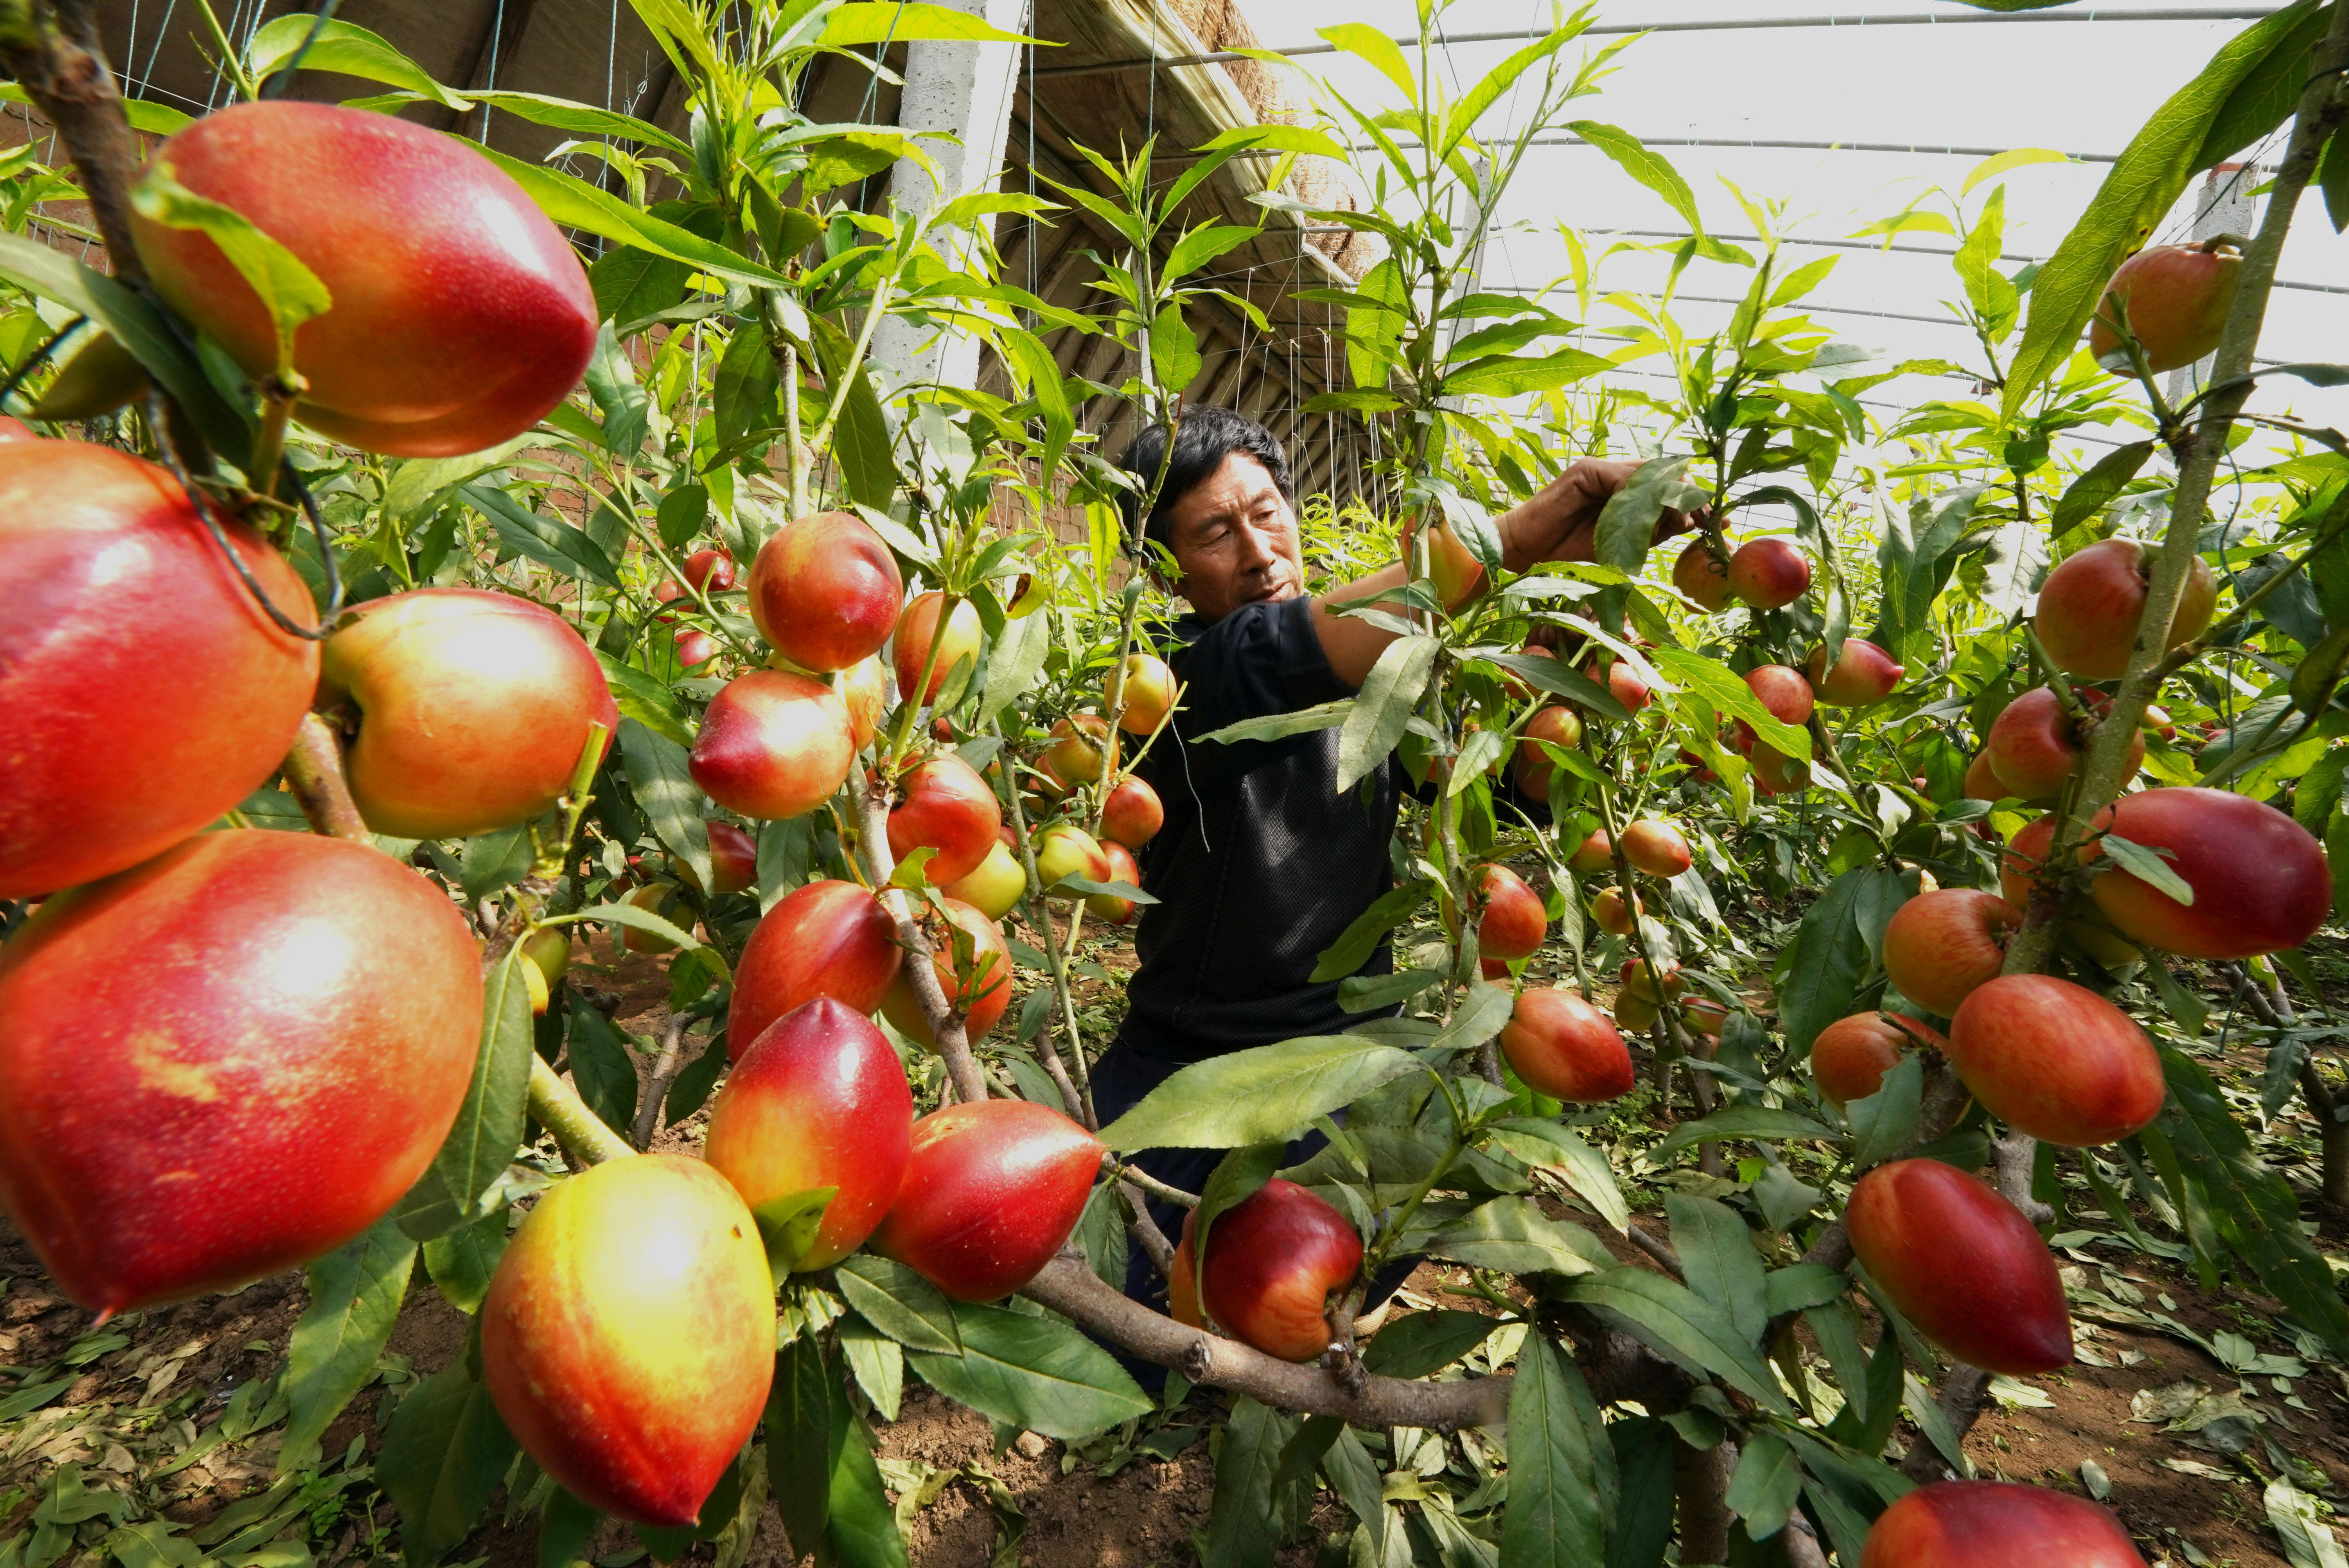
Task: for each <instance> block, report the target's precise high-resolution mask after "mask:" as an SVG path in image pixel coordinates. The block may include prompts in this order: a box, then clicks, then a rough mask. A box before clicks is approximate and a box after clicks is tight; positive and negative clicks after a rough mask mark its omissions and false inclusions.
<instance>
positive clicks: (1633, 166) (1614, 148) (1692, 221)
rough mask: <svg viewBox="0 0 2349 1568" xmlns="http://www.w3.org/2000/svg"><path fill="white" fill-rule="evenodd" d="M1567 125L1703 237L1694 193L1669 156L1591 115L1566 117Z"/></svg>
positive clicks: (1625, 131)
mask: <svg viewBox="0 0 2349 1568" xmlns="http://www.w3.org/2000/svg"><path fill="white" fill-rule="evenodd" d="M1567 129H1568V130H1570V131H1572V132H1574V134H1575V135H1577V136H1578V137H1580V138H1582V139H1583V140H1585V141H1587V142H1588V143H1589V144H1590V145H1591V146H1593V147H1595V148H1597V149H1598V150H1599V151H1601V152H1603V153H1605V154H1606V155H1607V156H1608V157H1609V158H1610V159H1612V160H1614V163H1615V166H1616V167H1617V168H1619V169H1620V170H1622V171H1623V172H1624V173H1626V174H1628V175H1630V177H1631V178H1632V179H1634V180H1636V181H1639V182H1640V184H1642V185H1644V186H1646V187H1647V188H1648V189H1649V190H1651V191H1654V192H1655V193H1656V194H1657V195H1659V196H1661V197H1662V198H1663V199H1664V204H1665V205H1666V206H1668V207H1670V208H1671V210H1672V211H1674V212H1676V213H1678V214H1679V215H1680V219H1681V222H1684V223H1686V224H1687V225H1688V226H1689V228H1690V229H1691V230H1692V231H1693V232H1695V234H1696V236H1697V237H1698V238H1699V239H1700V240H1702V238H1703V237H1704V219H1703V217H1702V215H1701V214H1700V213H1699V212H1698V211H1697V210H1696V196H1695V194H1694V193H1693V192H1692V191H1690V190H1689V187H1688V181H1685V180H1683V179H1682V178H1681V171H1680V170H1677V169H1675V168H1673V167H1672V165H1671V160H1670V159H1668V158H1666V157H1664V156H1663V155H1662V154H1661V153H1659V152H1656V151H1654V150H1651V149H1650V148H1649V147H1648V146H1647V145H1646V144H1645V143H1643V142H1642V141H1640V139H1639V138H1638V137H1636V136H1633V135H1632V134H1631V133H1630V131H1628V130H1623V129H1619V128H1617V127H1615V126H1611V125H1607V124H1604V123H1602V122H1600V121H1599V120H1595V119H1578V120H1572V121H1569V122H1568V125H1567Z"/></svg>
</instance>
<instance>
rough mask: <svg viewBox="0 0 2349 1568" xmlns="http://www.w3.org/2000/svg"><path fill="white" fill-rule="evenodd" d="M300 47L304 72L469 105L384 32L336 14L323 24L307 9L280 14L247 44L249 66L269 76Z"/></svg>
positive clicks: (258, 74) (449, 105)
mask: <svg viewBox="0 0 2349 1568" xmlns="http://www.w3.org/2000/svg"><path fill="white" fill-rule="evenodd" d="M314 30H315V33H316V36H315V38H314V37H313V32H314ZM305 41H307V42H308V47H307V48H306V49H305V48H304V44H305ZM297 52H299V53H300V54H301V57H302V66H301V68H302V69H303V70H305V71H332V72H333V73H334V74H336V76H343V77H358V78H359V79H360V80H362V81H370V82H382V83H385V84H386V85H388V86H390V87H396V88H405V89H406V90H407V91H409V92H412V93H414V94H416V95H417V96H418V97H419V98H429V99H430V100H431V101H432V102H434V103H436V104H439V105H440V107H441V108H452V109H462V108H467V107H468V105H467V104H466V102H465V100H464V99H463V98H459V97H458V96H457V95H456V94H454V93H452V92H450V90H449V89H448V88H444V87H442V86H441V85H440V83H439V82H437V81H434V80H433V79H432V76H431V74H430V73H429V72H428V71H427V70H425V68H424V67H422V66H419V65H418V64H417V63H416V62H415V61H414V60H411V59H409V57H407V56H406V55H403V54H401V53H400V52H399V51H398V49H396V48H394V47H393V46H391V45H390V44H389V43H388V42H386V41H385V40H384V38H383V37H382V36H380V35H378V34H375V33H370V32H368V31H367V29H366V28H365V27H361V26H356V25H355V24H353V23H349V22H345V21H342V20H340V19H338V18H331V17H330V18H328V19H327V20H326V21H325V22H323V23H322V22H320V21H319V20H318V18H317V17H316V16H314V15H310V14H308V13H306V12H302V13H295V14H294V15H285V16H280V17H278V18H277V19H276V20H275V21H274V22H271V23H269V24H268V25H267V26H264V27H262V28H260V29H259V30H258V31H256V32H255V33H254V35H253V37H252V39H251V40H250V41H249V42H247V43H246V45H245V46H244V62H245V68H246V69H247V70H249V71H251V72H252V73H253V74H254V76H255V77H266V76H271V75H274V73H275V72H276V71H277V70H278V69H279V68H281V67H284V66H285V63H286V62H287V61H289V60H291V59H292V58H293V57H294V56H295V54H296V53H297Z"/></svg>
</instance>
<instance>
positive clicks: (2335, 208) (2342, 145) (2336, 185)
mask: <svg viewBox="0 0 2349 1568" xmlns="http://www.w3.org/2000/svg"><path fill="white" fill-rule="evenodd" d="M2316 188H2317V189H2318V190H2319V191H2323V192H2324V215H2325V216H2326V217H2328V218H2330V219H2332V220H2333V232H2334V233H2336V234H2337V233H2340V232H2342V231H2343V230H2344V229H2349V129H2344V130H2336V131H2334V132H2333V139H2331V140H2330V141H2327V142H2326V143H2325V144H2324V153H2323V161H2322V162H2320V163H2319V164H2318V165H2317V166H2316Z"/></svg>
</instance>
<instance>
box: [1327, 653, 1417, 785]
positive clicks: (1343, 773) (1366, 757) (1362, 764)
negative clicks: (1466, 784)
mask: <svg viewBox="0 0 2349 1568" xmlns="http://www.w3.org/2000/svg"><path fill="white" fill-rule="evenodd" d="M1438 646H1439V644H1438V643H1437V641H1436V640H1435V639H1434V638H1433V637H1428V636H1410V637H1398V638H1396V639H1395V640H1394V641H1393V642H1392V643H1389V644H1388V645H1386V648H1385V649H1384V651H1382V652H1381V654H1380V655H1379V659H1378V663H1376V664H1374V665H1371V673H1370V674H1369V675H1367V676H1363V677H1362V689H1361V693H1360V695H1358V696H1356V697H1355V699H1354V706H1353V709H1352V711H1350V712H1349V713H1348V714H1347V715H1346V722H1345V723H1344V724H1343V725H1342V726H1341V727H1340V729H1339V733H1338V793H1339V794H1340V795H1343V794H1344V793H1345V792H1346V791H1347V790H1349V789H1352V788H1353V787H1354V786H1355V785H1357V784H1359V783H1361V781H1362V780H1363V779H1366V778H1368V777H1369V776H1370V774H1371V771H1372V770H1373V769H1376V768H1377V767H1378V766H1379V765H1380V764H1381V763H1382V762H1384V761H1385V760H1386V759H1387V757H1388V755H1389V754H1390V753H1391V752H1392V751H1393V750H1394V748H1395V742H1396V741H1398V740H1401V739H1402V731H1403V726H1405V725H1406V724H1409V723H1410V722H1411V715H1412V709H1413V708H1414V707H1417V706H1418V704H1419V698H1420V694H1421V693H1423V692H1424V691H1425V690H1426V689H1427V677H1428V673H1429V672H1430V671H1431V670H1433V668H1434V667H1435V654H1436V649H1437V648H1438Z"/></svg>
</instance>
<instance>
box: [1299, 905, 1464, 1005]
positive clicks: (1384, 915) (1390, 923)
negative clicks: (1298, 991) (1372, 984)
mask: <svg viewBox="0 0 2349 1568" xmlns="http://www.w3.org/2000/svg"><path fill="white" fill-rule="evenodd" d="M1434 891H1435V884H1434V883H1433V882H1404V883H1403V884H1402V886H1400V887H1392V888H1389V889H1388V890H1387V891H1386V892H1382V893H1381V894H1379V896H1378V897H1377V898H1375V899H1372V900H1371V907H1370V908H1368V909H1366V910H1364V911H1362V913H1360V914H1358V915H1356V916H1355V917H1354V920H1353V923H1352V924H1350V925H1349V926H1347V927H1346V929H1345V930H1344V931H1343V932H1341V933H1340V934H1339V936H1338V940H1337V941H1335V942H1333V943H1331V944H1330V945H1329V946H1327V947H1325V948H1323V949H1322V950H1321V952H1320V954H1319V956H1318V957H1317V959H1316V961H1315V963H1314V965H1313V973H1312V975H1310V976H1309V978H1310V980H1311V982H1312V984H1314V985H1328V984H1329V983H1330V981H1332V980H1339V979H1343V978H1344V977H1345V976H1347V975H1351V974H1353V973H1354V971H1356V970H1357V969H1360V968H1361V966H1362V965H1365V964H1367V963H1369V962H1370V961H1371V954H1373V953H1375V952H1377V951H1378V949H1379V944H1381V942H1384V941H1385V940H1386V935H1387V933H1388V932H1390V931H1392V930H1393V929H1394V928H1395V927H1396V926H1398V925H1401V924H1402V923H1403V922H1404V921H1406V920H1409V919H1410V918H1411V916H1412V913H1413V911H1414V910H1416V909H1418V908H1419V906H1420V905H1421V904H1423V903H1426V902H1427V900H1428V897H1429V895H1431V894H1432V893H1433V892H1434Z"/></svg>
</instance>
